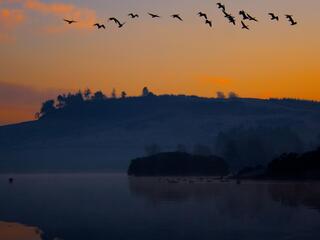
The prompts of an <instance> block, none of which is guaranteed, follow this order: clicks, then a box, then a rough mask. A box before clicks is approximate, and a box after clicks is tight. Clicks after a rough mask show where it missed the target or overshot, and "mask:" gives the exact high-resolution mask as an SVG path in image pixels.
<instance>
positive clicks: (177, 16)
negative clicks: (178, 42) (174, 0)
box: [171, 14, 183, 21]
mask: <svg viewBox="0 0 320 240" xmlns="http://www.w3.org/2000/svg"><path fill="white" fill-rule="evenodd" d="M171 17H172V18H176V19H179V20H180V21H183V20H182V18H181V17H180V15H179V14H173V15H171Z"/></svg>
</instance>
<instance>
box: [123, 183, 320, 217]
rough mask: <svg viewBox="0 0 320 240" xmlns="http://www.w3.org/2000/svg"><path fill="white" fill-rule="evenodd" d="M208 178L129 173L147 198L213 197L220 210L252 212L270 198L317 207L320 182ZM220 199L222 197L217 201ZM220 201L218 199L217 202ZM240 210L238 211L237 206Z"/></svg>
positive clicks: (132, 186) (183, 199) (135, 188)
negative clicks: (151, 175)
mask: <svg viewBox="0 0 320 240" xmlns="http://www.w3.org/2000/svg"><path fill="white" fill-rule="evenodd" d="M208 179H210V178H196V177H194V178H168V177H162V178H159V177H141V178H137V177H129V189H130V191H131V192H132V194H134V195H136V196H139V197H143V198H144V199H146V200H147V201H149V202H153V203H160V202H167V201H171V202H186V201H188V200H195V201H201V200H210V201H211V200H214V201H215V202H216V203H219V205H220V207H219V209H220V210H223V209H233V213H234V214H236V212H238V213H240V212H241V213H242V214H249V213H252V214H253V215H254V214H255V212H256V211H259V209H261V208H263V205H264V204H262V203H263V202H264V201H267V202H268V204H270V200H272V202H274V203H276V204H277V203H281V204H283V205H285V206H293V207H296V206H305V207H308V208H313V209H319V210H320V183H319V182H313V183H298V182H297V183H292V182H287V183H285V182H270V183H268V182H252V181H245V182H243V183H242V184H240V185H238V184H236V183H235V182H227V183H222V182H220V181H215V180H210V181H207V180H208ZM221 200H222V201H221ZM220 201H221V202H220ZM240 209H241V210H242V211H240V212H239V210H240Z"/></svg>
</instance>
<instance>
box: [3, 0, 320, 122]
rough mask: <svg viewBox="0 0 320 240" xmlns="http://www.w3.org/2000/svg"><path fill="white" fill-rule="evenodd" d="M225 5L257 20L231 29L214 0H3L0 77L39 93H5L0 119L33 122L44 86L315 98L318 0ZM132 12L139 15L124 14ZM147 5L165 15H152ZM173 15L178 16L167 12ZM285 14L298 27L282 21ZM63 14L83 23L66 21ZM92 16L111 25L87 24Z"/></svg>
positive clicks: (247, 0) (246, 0)
mask: <svg viewBox="0 0 320 240" xmlns="http://www.w3.org/2000/svg"><path fill="white" fill-rule="evenodd" d="M222 2H224V3H225V4H226V7H227V10H228V12H231V13H233V15H235V16H237V17H238V18H239V16H238V14H237V12H238V11H239V10H241V9H245V10H246V11H248V12H249V13H251V14H252V15H254V16H256V17H257V18H258V19H259V22H258V23H252V22H249V23H248V24H249V26H250V28H251V31H244V30H241V29H240V27H239V26H237V27H234V26H232V25H230V24H229V23H227V20H226V19H225V18H224V17H223V15H222V13H221V12H220V11H219V10H218V9H217V8H216V6H215V1H211V0H200V1H195V0H184V1H182V0H163V1H161V2H160V1H155V0H148V1H147V0H134V1H133V0H119V1H114V0H93V1H82V0H74V1H65V0H61V1H44V0H2V1H1V0H0V52H1V55H0V66H1V68H0V88H1V86H2V83H5V84H7V85H8V84H12V85H13V88H14V87H16V88H19V89H20V90H21V86H22V89H24V88H25V87H28V88H32V89H33V90H34V91H29V94H32V92H33V93H34V92H35V93H36V94H38V95H37V96H39V98H36V100H33V101H32V102H30V103H25V100H24V101H22V99H21V101H20V102H19V99H20V98H19V96H17V95H14V94H13V93H14V91H13V93H12V98H17V99H16V100H15V101H13V100H12V99H10V92H8V91H9V90H6V89H5V90H2V91H7V94H6V95H9V97H7V98H5V99H1V98H0V100H1V104H0V108H1V109H0V124H4V123H9V122H16V121H21V120H24V119H30V118H31V116H33V114H34V113H33V112H32V113H29V112H28V111H29V109H34V110H35V111H36V110H37V108H38V107H39V105H40V102H38V101H40V100H42V99H43V98H45V96H46V94H45V93H47V92H48V89H49V90H50V91H49V92H51V93H52V92H58V90H57V89H68V90H69V89H75V90H76V89H84V88H86V87H90V88H92V89H94V90H98V89H101V90H103V91H105V92H106V93H110V92H111V90H112V88H116V89H117V90H118V91H121V90H126V91H127V93H128V94H129V95H137V94H139V93H140V91H141V89H142V87H143V86H148V87H149V88H150V89H151V90H152V91H154V92H155V93H157V94H161V93H184V94H195V95H201V96H214V95H215V92H216V91H224V92H228V91H235V92H237V93H238V94H239V95H240V96H245V97H259V98H268V97H292V98H306V99H317V100H320V90H319V89H320V71H319V69H320V61H319V60H320V45H319V42H320V31H319V27H318V21H317V20H318V16H319V14H318V12H319V9H320V2H319V1H316V0H306V1H301V0H269V1H266V0H256V1H252V0H241V1H239V0H229V1H222ZM199 10H201V11H204V12H206V13H207V14H208V16H209V18H210V19H212V20H213V29H209V28H208V26H206V25H204V24H203V21H202V20H201V19H200V18H198V17H197V16H195V14H196V13H197V12H198V11H199ZM131 11H134V12H137V13H139V14H140V15H141V17H140V19H138V20H134V21H133V20H130V19H128V18H127V16H126V15H127V14H128V13H129V12H131ZM148 11H151V12H155V13H158V14H159V15H161V16H162V18H161V19H159V20H152V19H150V18H149V17H148V16H147V15H146V12H148ZM270 11H272V12H276V13H277V14H279V15H280V17H281V19H280V22H279V23H273V22H270V21H269V17H268V15H267V13H268V12H270ZM176 12H177V13H181V16H182V17H183V18H184V22H177V21H175V20H173V19H170V18H169V17H168V16H170V15H171V14H173V13H176ZM287 13H290V14H293V15H294V17H295V18H296V19H297V21H298V22H299V24H298V25H297V26H294V27H291V26H289V25H288V22H287V21H286V19H285V18H284V17H283V15H284V14H287ZM111 16H116V17H118V18H119V19H121V20H122V21H126V22H127V24H126V25H125V27H124V28H123V29H121V30H120V29H117V28H116V27H115V25H114V24H112V23H110V22H106V19H107V17H111ZM63 17H67V18H74V19H76V20H79V21H80V23H79V24H78V25H76V24H75V25H74V26H72V25H71V26H67V25H65V24H64V23H63V22H62V20H61V19H62V18H63ZM96 20H97V21H99V22H103V23H106V24H107V30H105V31H96V30H95V29H93V28H91V25H92V23H94V22H95V21H96ZM7 85H6V86H7ZM10 89H11V90H10V91H12V88H10ZM20 90H19V91H20ZM0 92H1V89H0ZM39 92H40V93H39ZM40 95H41V97H40ZM48 96H51V95H50V94H49V95H48ZM38 99H39V100H38ZM12 101H13V102H14V104H12V103H11V102H12ZM9 106H10V111H8V108H9ZM5 119H6V120H5ZM8 119H9V120H8Z"/></svg>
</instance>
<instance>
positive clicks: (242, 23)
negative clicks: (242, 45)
mask: <svg viewBox="0 0 320 240" xmlns="http://www.w3.org/2000/svg"><path fill="white" fill-rule="evenodd" d="M241 25H242V29H247V30H250V29H249V27H248V26H247V25H246V24H245V23H244V22H243V21H241Z"/></svg>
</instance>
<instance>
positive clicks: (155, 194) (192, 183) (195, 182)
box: [129, 177, 225, 202]
mask: <svg viewBox="0 0 320 240" xmlns="http://www.w3.org/2000/svg"><path fill="white" fill-rule="evenodd" d="M206 181H213V180H211V178H201V177H200V178H195V177H194V178H190V177H188V178H183V177H182V178H168V177H139V178H137V177H129V188H130V191H131V192H132V193H133V194H135V195H137V196H142V197H145V198H147V199H149V200H150V201H152V202H157V201H176V202H182V201H186V200H188V199H207V198H214V197H216V196H218V195H221V192H222V191H224V188H225V185H223V184H205V182H206Z"/></svg>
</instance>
